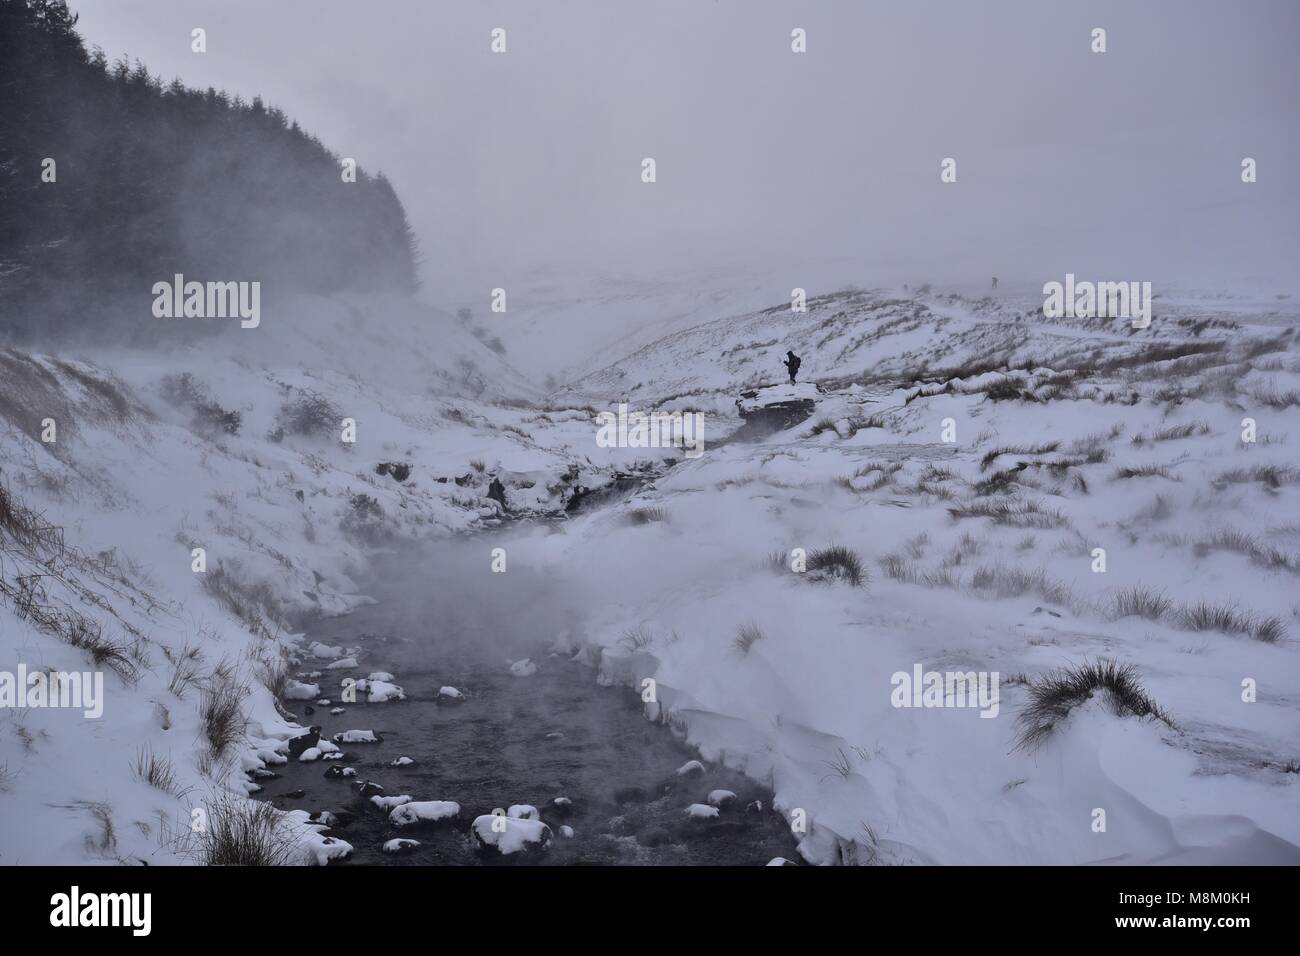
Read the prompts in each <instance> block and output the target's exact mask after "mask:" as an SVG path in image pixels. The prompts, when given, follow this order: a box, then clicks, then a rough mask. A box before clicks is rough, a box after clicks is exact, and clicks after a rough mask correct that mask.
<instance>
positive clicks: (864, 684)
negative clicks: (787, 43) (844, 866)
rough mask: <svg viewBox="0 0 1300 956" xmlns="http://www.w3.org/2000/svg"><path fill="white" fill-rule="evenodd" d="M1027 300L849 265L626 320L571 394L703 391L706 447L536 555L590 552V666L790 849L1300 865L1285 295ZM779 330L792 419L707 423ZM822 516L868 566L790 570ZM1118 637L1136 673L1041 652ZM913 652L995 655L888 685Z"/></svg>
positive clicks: (770, 369) (935, 664) (580, 558)
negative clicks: (783, 290)
mask: <svg viewBox="0 0 1300 956" xmlns="http://www.w3.org/2000/svg"><path fill="white" fill-rule="evenodd" d="M1040 304H1041V299H1039V300H1038V302H1037V303H1035V302H1034V301H1033V300H1032V299H1031V298H1028V297H1020V298H1015V297H1011V296H1007V297H1001V298H996V299H995V298H985V299H971V298H966V297H958V296H949V295H944V294H932V293H928V292H927V293H922V294H916V293H912V292H908V291H905V290H898V291H896V292H861V293H842V294H836V295H832V296H828V297H825V298H822V299H819V300H816V301H815V302H813V303H811V307H810V312H809V313H808V314H806V315H795V314H792V313H791V312H790V310H789V308H788V307H787V306H781V307H778V308H774V309H772V310H770V311H767V312H762V313H754V314H749V315H744V316H741V317H739V318H731V319H720V320H717V321H714V322H710V323H707V324H704V325H701V326H698V327H695V328H692V329H690V330H687V331H685V332H682V333H679V334H676V335H671V336H667V337H665V338H663V339H661V340H659V341H657V342H655V343H653V344H651V345H649V346H647V347H645V348H642V349H640V350H639V351H637V352H635V353H634V354H632V355H630V356H628V357H627V359H625V360H624V361H622V362H620V363H618V364H617V365H616V366H610V367H609V368H606V369H603V370H601V371H599V372H596V373H594V374H592V375H590V376H588V377H586V378H584V379H583V380H581V381H580V382H578V383H575V389H581V390H582V392H583V394H585V395H587V396H588V397H589V398H594V397H595V396H601V397H603V398H604V399H605V400H607V401H614V400H619V399H629V400H631V402H632V404H633V405H634V406H636V407H641V408H644V409H647V410H648V409H649V408H651V407H653V406H654V404H655V402H656V401H663V400H665V399H666V400H667V404H668V405H670V406H677V407H694V408H699V409H703V410H705V415H706V418H705V420H706V423H707V429H706V430H708V431H709V433H710V434H711V435H712V436H713V444H712V445H711V446H710V447H709V449H708V450H707V451H706V453H705V455H704V456H703V457H702V458H700V459H699V460H697V461H691V462H686V463H683V464H680V465H678V466H677V467H676V468H674V469H673V470H672V471H671V472H670V473H669V475H667V476H665V477H664V478H662V479H660V480H659V481H658V482H657V483H656V486H655V488H654V490H653V491H652V492H649V493H647V494H646V495H644V496H642V498H641V499H638V500H636V501H633V502H630V503H629V504H628V506H627V508H628V509H629V515H632V514H633V509H639V510H640V512H641V513H642V514H647V515H651V516H652V517H653V520H650V521H623V520H620V518H619V517H617V516H612V515H606V516H600V515H596V516H591V517H589V518H586V519H583V520H582V521H580V522H578V523H576V524H571V525H569V526H568V534H567V535H564V536H557V535H552V536H549V537H546V538H541V537H538V538H536V539H534V540H532V541H530V542H529V543H528V546H529V547H531V548H534V549H536V551H537V557H536V558H535V559H534V558H529V560H539V561H540V560H543V559H544V556H545V557H548V558H549V559H550V560H551V561H552V563H553V565H554V566H555V567H557V568H561V567H562V568H570V569H572V573H573V574H574V576H575V577H578V578H580V579H582V580H585V581H593V582H596V583H595V584H593V585H592V586H591V591H590V593H589V594H588V602H589V606H590V607H592V608H593V609H595V610H593V612H592V614H591V615H590V619H589V622H588V633H587V637H588V639H590V640H594V641H596V642H598V643H600V644H602V645H604V646H605V648H606V650H605V654H604V657H603V665H602V666H603V672H604V673H605V674H606V676H607V679H610V680H613V681H623V682H627V683H629V684H631V685H633V686H638V687H639V686H641V681H643V680H644V679H646V678H653V679H654V680H655V681H656V682H657V689H658V694H659V704H658V705H656V706H655V707H652V708H650V710H651V713H653V714H655V715H656V716H659V717H661V718H662V719H664V720H665V721H666V722H667V723H669V724H670V725H672V726H673V727H675V728H676V729H677V730H678V731H679V732H681V733H683V734H685V735H687V737H688V738H689V739H690V740H691V741H692V742H694V743H696V744H697V745H699V746H700V747H701V748H702V750H703V752H704V754H705V755H706V756H708V757H709V758H710V759H715V760H721V761H726V762H727V763H730V764H734V765H736V766H742V767H745V768H746V769H747V770H748V771H749V772H751V773H753V774H755V775H756V776H759V777H760V778H770V779H771V780H772V781H773V784H774V786H775V789H776V791H777V796H778V801H779V803H780V805H781V807H782V808H783V811H784V812H786V813H787V814H788V815H790V817H791V819H792V820H797V819H800V818H801V817H803V816H804V815H806V817H807V819H808V821H809V824H808V833H807V839H806V841H805V843H804V846H803V849H804V851H805V855H806V856H807V857H808V858H809V859H813V860H817V861H828V860H840V861H852V862H903V863H907V862H937V863H979V862H987V863H1096V862H1112V863H1135V862H1182V863H1188V862H1215V863H1226V862H1234V863H1262V862H1286V863H1296V862H1300V818H1298V817H1297V816H1296V814H1295V813H1294V808H1295V806H1296V801H1297V798H1298V797H1300V789H1297V788H1298V787H1300V774H1297V772H1296V770H1297V767H1300V762H1298V758H1300V754H1297V751H1296V743H1295V742H1296V740H1300V711H1297V709H1296V707H1295V703H1296V701H1297V699H1300V652H1298V651H1297V645H1296V643H1295V640H1294V637H1295V629H1296V627H1297V626H1298V621H1300V604H1297V602H1296V601H1295V596H1294V595H1295V585H1296V581H1297V580H1298V578H1300V537H1297V529H1296V526H1295V522H1294V521H1293V520H1292V519H1291V516H1292V515H1294V514H1296V513H1297V505H1300V497H1298V496H1300V453H1298V452H1297V451H1296V447H1295V441H1296V436H1297V435H1300V347H1298V346H1297V344H1296V328H1297V316H1296V311H1295V308H1294V306H1292V305H1290V303H1289V302H1288V301H1287V300H1284V299H1276V300H1272V301H1271V302H1264V303H1260V302H1259V301H1255V300H1252V301H1251V302H1249V303H1237V302H1235V301H1233V300H1223V299H1218V300H1212V299H1206V298H1203V297H1197V296H1184V297H1182V298H1181V299H1179V300H1178V301H1176V302H1175V301H1170V302H1161V301H1160V300H1157V308H1156V314H1157V317H1156V319H1155V321H1154V322H1153V324H1152V327H1151V328H1150V329H1147V330H1141V331H1137V330H1132V329H1131V328H1130V327H1129V326H1128V325H1127V324H1126V323H1123V322H1120V321H1091V322H1064V321H1059V322H1049V321H1046V320H1044V319H1043V318H1042V316H1041V314H1039V313H1038V312H1037V305H1040ZM788 348H792V349H793V350H794V351H796V352H797V353H799V354H800V355H802V356H803V360H804V370H805V372H807V374H808V377H810V378H816V379H817V380H818V381H819V382H820V383H821V384H822V386H823V389H824V391H825V392H826V394H825V395H824V396H823V397H822V399H821V400H820V401H819V403H818V409H817V411H816V412H815V413H814V415H813V417H812V418H811V419H810V420H809V421H808V422H805V423H804V424H802V425H799V426H796V427H794V428H790V429H788V430H786V431H784V432H781V433H778V434H776V435H772V436H770V437H768V438H766V439H765V440H763V441H761V442H759V443H738V442H730V443H727V442H719V441H718V439H719V438H721V437H722V436H723V435H725V434H726V433H727V432H728V431H729V430H730V429H731V428H734V427H736V426H738V425H739V420H738V419H737V418H736V417H735V411H734V409H733V408H731V407H730V406H732V404H733V400H734V396H735V394H736V393H737V391H738V390H739V388H740V387H742V386H746V385H754V384H759V383H765V382H774V381H778V380H779V378H780V376H781V371H782V370H781V369H780V367H779V359H780V357H781V356H782V355H783V354H784V352H785V350H786V349H788ZM834 546H839V547H843V548H846V549H848V550H849V551H850V552H852V553H853V554H854V555H856V556H857V558H858V559H860V561H861V563H862V566H863V573H864V577H865V578H867V579H866V580H864V583H863V584H862V585H861V586H856V587H855V586H852V585H851V584H849V583H845V581H844V579H843V578H842V577H836V576H834V574H833V573H832V574H831V575H830V576H829V577H828V572H827V571H825V570H823V571H814V569H813V567H811V566H808V567H806V569H805V570H803V571H800V570H799V568H797V567H795V568H794V569H793V570H792V565H797V564H798V563H799V562H800V561H801V560H803V558H800V557H799V555H800V554H802V555H803V556H804V558H806V560H807V561H808V563H809V565H812V564H813V563H814V562H815V560H816V559H815V558H814V557H813V556H814V555H816V553H817V552H818V551H819V550H824V549H828V548H832V547H834ZM797 549H798V550H797ZM822 561H823V563H828V566H829V568H830V569H831V572H833V571H834V569H835V568H836V567H838V566H839V565H837V564H836V563H835V560H834V556H833V554H832V555H823V556H822ZM608 594H613V595H617V597H618V601H617V603H615V602H613V601H611V600H608V599H607V598H606V599H602V595H608ZM755 628H756V629H757V632H758V634H759V636H758V637H757V638H754V630H755ZM1110 659H1113V660H1115V661H1117V662H1118V664H1119V665H1121V666H1123V665H1131V666H1132V667H1133V669H1134V670H1133V672H1132V675H1133V679H1134V680H1135V681H1136V684H1137V686H1138V687H1139V688H1140V689H1141V690H1142V692H1143V693H1144V694H1146V695H1147V697H1146V698H1140V697H1134V698H1132V699H1131V700H1128V702H1127V703H1125V702H1122V701H1120V699H1119V698H1118V697H1115V696H1112V695H1111V694H1110V692H1109V691H1107V690H1105V686H1106V685H1104V684H1103V685H1102V686H1101V687H1099V688H1098V689H1097V690H1096V691H1095V692H1085V693H1083V694H1082V695H1081V696H1080V697H1076V698H1071V697H1070V694H1071V691H1070V689H1069V685H1068V684H1061V683H1055V684H1054V683H1053V681H1054V680H1055V679H1056V678H1059V677H1061V676H1062V673H1063V672H1062V671H1061V669H1062V668H1074V669H1075V671H1074V674H1075V675H1076V676H1080V675H1081V676H1083V677H1087V676H1088V675H1089V674H1093V676H1096V674H1097V673H1102V672H1091V671H1086V670H1078V669H1079V668H1087V667H1088V665H1091V664H1096V663H1099V662H1101V661H1103V660H1110ZM917 667H920V668H921V669H922V671H923V672H938V673H948V672H960V673H972V674H975V673H986V674H987V673H991V672H997V673H998V674H999V675H1000V681H1001V698H1000V707H999V709H998V712H997V715H996V717H995V718H993V719H981V717H980V716H979V714H978V713H977V712H976V710H974V709H961V708H953V707H949V708H944V707H923V708H910V707H906V708H905V707H897V706H895V705H894V700H893V698H892V692H893V691H894V685H893V678H894V675H896V674H898V673H904V674H912V673H913V672H914V668H917ZM1098 679H1104V674H1103V677H1102V678H1098ZM1121 683H1122V682H1121ZM1120 689H1121V690H1123V688H1122V687H1121V688H1120ZM1121 696H1122V695H1121ZM1036 700H1038V701H1040V702H1041V701H1046V702H1047V703H1048V705H1050V706H1052V707H1055V708H1057V709H1055V710H1052V711H1051V712H1052V713H1053V714H1054V717H1053V718H1052V719H1051V720H1048V721H1047V722H1046V723H1044V718H1043V717H1042V714H1041V713H1040V714H1039V715H1038V716H1037V717H1035V716H1034V711H1033V708H1032V706H1031V705H1032V704H1033V703H1034V702H1035V701H1036ZM1143 700H1149V701H1150V702H1151V706H1152V707H1153V708H1156V709H1158V710H1159V712H1160V713H1161V714H1164V715H1165V716H1166V717H1167V718H1168V721H1167V722H1165V721H1164V720H1162V719H1158V718H1153V717H1150V716H1146V717H1143V716H1140V714H1141V712H1142V711H1143V708H1144V707H1145V706H1146V704H1144V703H1143V702H1142V701H1143ZM1135 706H1136V708H1137V709H1136V711H1135V710H1134V707H1135ZM1022 718H1023V719H1022ZM1035 726H1037V727H1040V728H1041V729H1043V733H1042V736H1041V738H1036V739H1035V740H1034V742H1033V744H1032V745H1031V744H1030V743H1029V742H1028V741H1027V740H1026V738H1025V737H1024V736H1023V734H1024V732H1025V731H1026V730H1028V729H1031V728H1032V727H1035ZM1022 744H1023V745H1022ZM1097 811H1103V814H1098V812H1097ZM1099 821H1102V823H1104V829H1102V828H1101V827H1102V823H1099Z"/></svg>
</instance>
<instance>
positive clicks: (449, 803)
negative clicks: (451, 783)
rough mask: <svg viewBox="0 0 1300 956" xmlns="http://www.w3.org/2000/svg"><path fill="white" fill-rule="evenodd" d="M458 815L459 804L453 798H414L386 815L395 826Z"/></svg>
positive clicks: (405, 825)
mask: <svg viewBox="0 0 1300 956" xmlns="http://www.w3.org/2000/svg"><path fill="white" fill-rule="evenodd" d="M459 815H460V804H459V803H456V802H455V801H454V800H415V801H412V802H410V803H405V804H403V805H402V806H400V807H397V808H396V809H394V810H393V812H392V813H390V814H389V815H388V822H389V823H391V824H392V825H393V826H395V827H409V826H415V825H417V824H421V823H439V822H441V821H443V820H450V819H452V818H453V817H456V816H459Z"/></svg>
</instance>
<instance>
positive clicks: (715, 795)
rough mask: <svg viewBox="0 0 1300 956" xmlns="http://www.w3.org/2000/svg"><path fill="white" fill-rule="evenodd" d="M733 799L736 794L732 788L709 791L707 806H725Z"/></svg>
mask: <svg viewBox="0 0 1300 956" xmlns="http://www.w3.org/2000/svg"><path fill="white" fill-rule="evenodd" d="M735 799H736V794H735V791H733V790H711V791H709V806H711V807H725V806H726V805H727V804H729V803H731V802H732V801H733V800H735Z"/></svg>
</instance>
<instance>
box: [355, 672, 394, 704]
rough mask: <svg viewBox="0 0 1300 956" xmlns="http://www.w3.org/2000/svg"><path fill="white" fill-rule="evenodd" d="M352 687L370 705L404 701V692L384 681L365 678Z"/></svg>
mask: <svg viewBox="0 0 1300 956" xmlns="http://www.w3.org/2000/svg"><path fill="white" fill-rule="evenodd" d="M353 686H355V687H356V689H357V691H359V692H360V693H363V694H365V695H366V700H367V701H368V702H370V703H372V704H382V703H385V702H386V701H390V700H406V693H405V691H403V690H402V688H400V687H398V686H397V685H396V684H392V683H389V682H388V681H386V680H370V679H368V678H366V679H363V680H359V681H356V682H355V683H354V685H353ZM345 699H346V698H345Z"/></svg>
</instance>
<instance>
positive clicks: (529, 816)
mask: <svg viewBox="0 0 1300 956" xmlns="http://www.w3.org/2000/svg"><path fill="white" fill-rule="evenodd" d="M506 816H508V817H510V818H512V819H515V820H540V819H541V818H542V815H541V814H540V813H538V812H537V808H536V807H535V806H533V805H532V804H531V803H515V804H511V805H510V807H509V808H508V809H507V810H506Z"/></svg>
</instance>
